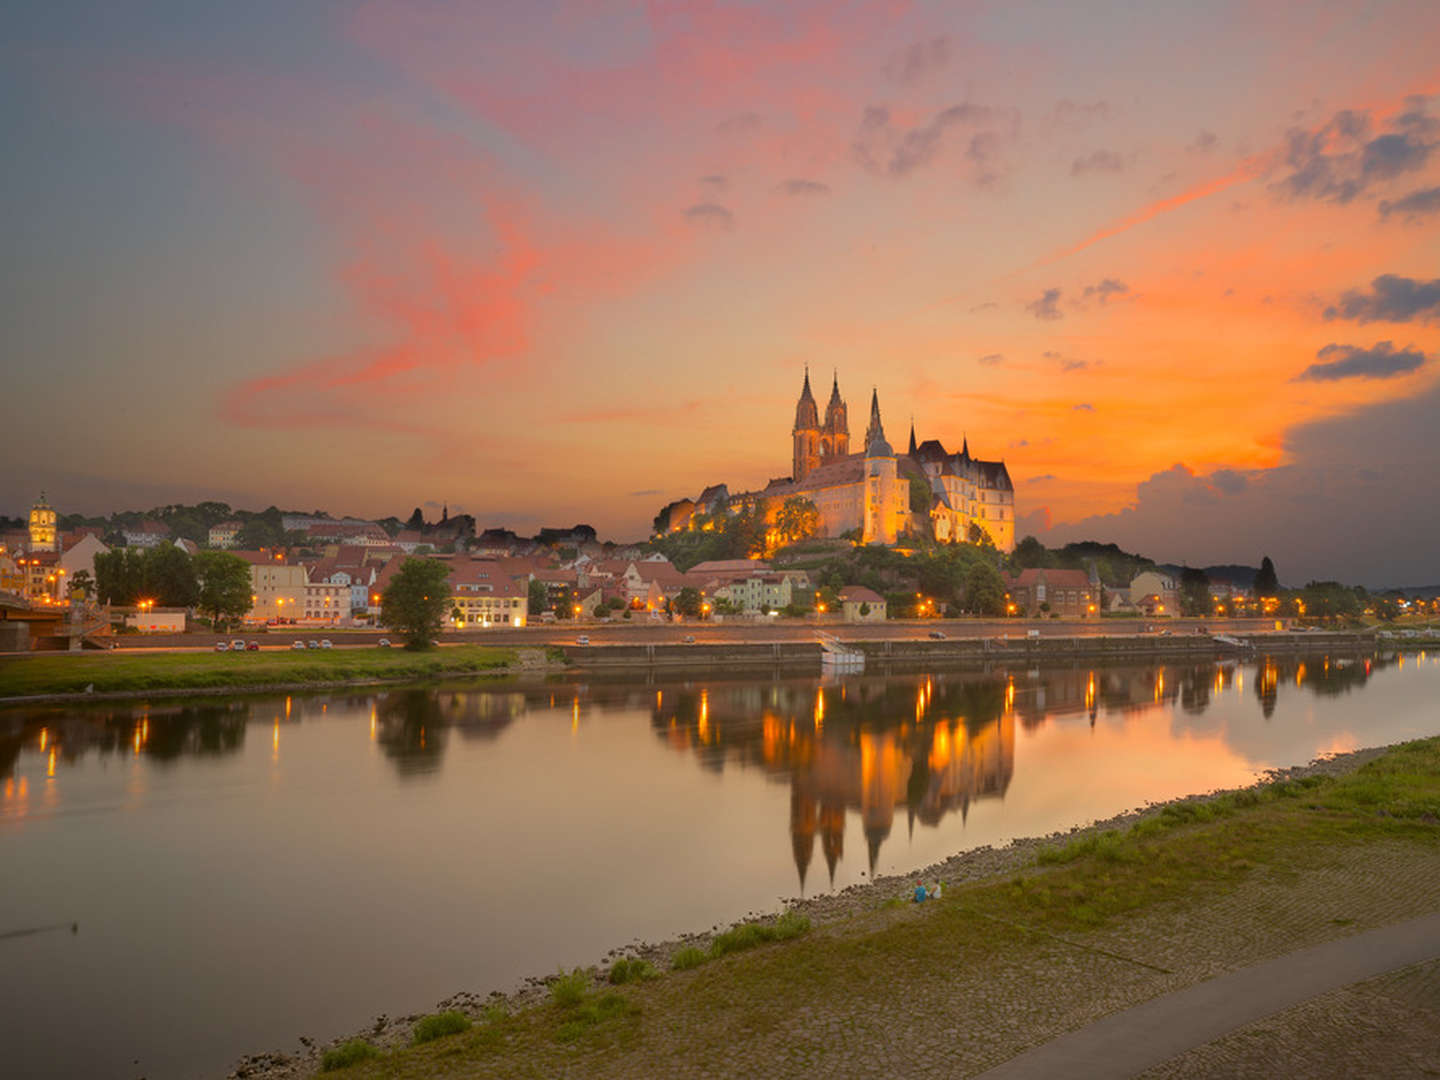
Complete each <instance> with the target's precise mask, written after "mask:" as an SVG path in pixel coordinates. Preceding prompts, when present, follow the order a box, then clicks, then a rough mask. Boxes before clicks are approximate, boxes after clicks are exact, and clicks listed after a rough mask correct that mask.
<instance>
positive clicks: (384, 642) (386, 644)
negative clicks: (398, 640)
mask: <svg viewBox="0 0 1440 1080" xmlns="http://www.w3.org/2000/svg"><path fill="white" fill-rule="evenodd" d="M375 644H376V645H378V646H380V648H382V649H388V648H390V639H389V638H388V637H382V638H381V639H380V640H379V641H377V642H376V643H375Z"/></svg>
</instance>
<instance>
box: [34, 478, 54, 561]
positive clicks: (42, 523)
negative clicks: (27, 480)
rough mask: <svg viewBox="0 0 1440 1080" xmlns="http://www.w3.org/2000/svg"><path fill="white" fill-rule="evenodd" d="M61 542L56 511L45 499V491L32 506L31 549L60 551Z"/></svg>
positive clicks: (35, 550)
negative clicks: (56, 533) (56, 524)
mask: <svg viewBox="0 0 1440 1080" xmlns="http://www.w3.org/2000/svg"><path fill="white" fill-rule="evenodd" d="M59 550H60V542H59V540H58V539H57V538H56V535H55V511H54V510H53V509H51V506H50V504H49V503H48V502H46V501H45V493H44V492H43V491H42V492H41V493H40V498H39V499H37V500H36V502H35V505H34V506H32V507H30V551H31V553H34V552H37V551H59Z"/></svg>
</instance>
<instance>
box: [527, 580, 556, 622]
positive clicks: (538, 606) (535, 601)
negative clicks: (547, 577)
mask: <svg viewBox="0 0 1440 1080" xmlns="http://www.w3.org/2000/svg"><path fill="white" fill-rule="evenodd" d="M528 594H529V595H528V596H527V598H526V602H525V604H526V608H527V609H528V610H529V612H530V614H531V615H539V614H540V613H541V612H542V611H545V610H546V609H547V608H549V606H550V590H549V589H547V588H545V582H543V581H541V580H540V579H539V578H531V579H530V586H529V589H528Z"/></svg>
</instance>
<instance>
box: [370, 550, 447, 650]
mask: <svg viewBox="0 0 1440 1080" xmlns="http://www.w3.org/2000/svg"><path fill="white" fill-rule="evenodd" d="M449 606H450V567H449V566H448V565H447V564H446V563H443V562H440V561H439V560H438V559H416V558H409V559H406V560H405V561H404V562H403V563H401V564H400V572H399V573H397V574H396V575H395V577H394V578H392V579H391V581H390V584H389V585H387V586H385V592H384V593H383V594H381V597H380V621H381V622H382V623H384V624H385V625H386V626H388V627H390V628H391V629H392V630H394V631H396V632H397V633H399V634H400V635H401V636H403V637H404V638H405V647H406V648H407V649H424V648H428V647H429V645H430V642H431V640H432V639H434V637H435V636H436V635H437V634H439V633H440V627H441V626H442V625H443V624H444V622H445V612H446V611H447V610H448V609H449Z"/></svg>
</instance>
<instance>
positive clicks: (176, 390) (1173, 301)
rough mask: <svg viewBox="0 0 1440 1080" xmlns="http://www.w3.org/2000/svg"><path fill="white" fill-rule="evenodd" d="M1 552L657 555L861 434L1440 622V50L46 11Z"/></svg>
mask: <svg viewBox="0 0 1440 1080" xmlns="http://www.w3.org/2000/svg"><path fill="white" fill-rule="evenodd" d="M0 60H3V63H0V138H3V145H4V146H5V148H6V151H5V158H6V162H5V166H4V168H3V169H0V194H3V202H0V228H3V234H0V235H3V238H4V247H3V255H0V259H3V271H0V282H3V286H0V317H3V321H4V326H5V335H4V357H5V362H4V372H5V390H4V393H3V395H0V418H3V422H4V425H5V429H6V432H7V435H8V447H7V449H8V452H7V458H8V461H7V467H6V468H5V469H4V470H3V472H0V512H5V513H10V514H17V513H21V512H23V511H24V509H25V508H26V507H28V505H29V502H30V501H31V499H32V498H33V497H34V495H35V494H36V493H37V492H38V491H39V489H41V488H44V489H46V491H47V493H48V495H49V497H50V500H51V502H52V503H53V504H55V505H56V506H57V508H58V509H60V510H61V511H62V512H68V511H84V512H87V513H97V512H109V511H111V510H116V509H125V508H138V507H143V506H149V505H154V504H158V503H167V502H176V501H194V500H196V499H200V498H219V499H224V500H227V501H229V502H231V503H232V504H234V505H236V506H243V507H247V508H255V509H261V508H263V507H264V506H266V505H268V504H270V503H276V504H279V505H281V506H283V507H287V508H300V509H310V508H316V507H323V508H326V509H328V510H330V511H331V512H333V513H336V514H342V513H351V514H360V515H365V516H381V515H386V514H392V513H393V514H400V515H404V514H407V513H408V512H409V510H410V509H411V508H412V507H414V506H416V505H427V506H428V505H433V507H434V510H433V511H432V513H433V515H434V516H438V508H439V505H440V503H442V502H445V501H448V503H449V506H450V509H451V510H452V512H453V511H457V510H461V511H466V512H469V513H472V514H474V515H475V516H476V517H477V519H478V520H479V523H480V525H481V526H482V527H484V526H487V525H508V526H511V527H515V528H517V529H520V530H522V531H530V530H533V529H534V528H535V527H536V526H538V525H540V524H542V523H543V524H555V525H568V524H572V523H574V522H578V521H585V522H589V523H591V524H593V525H595V526H596V527H597V528H599V529H600V530H601V532H602V535H607V536H613V537H616V538H619V539H631V538H638V537H640V536H643V535H644V534H645V532H646V531H647V529H648V525H649V522H650V519H651V518H652V517H653V515H654V513H655V511H656V510H657V509H658V508H659V506H660V505H661V504H662V503H664V502H666V501H667V500H669V499H673V498H678V497H681V496H686V495H694V494H695V493H697V492H698V491H699V490H700V489H701V488H702V487H703V486H705V485H707V484H710V483H715V482H726V483H728V484H729V485H730V488H731V490H732V491H739V490H744V489H746V488H749V487H755V486H760V485H763V484H764V483H765V482H766V481H767V480H768V479H770V478H771V477H775V476H780V475H784V474H787V473H788V472H789V469H790V426H791V423H792V420H793V416H794V403H795V398H796V396H797V394H798V392H799V389H800V383H801V379H802V377H803V371H804V366H805V365H806V364H807V363H808V364H809V366H810V370H811V373H812V376H813V378H814V379H815V380H816V382H817V384H819V385H817V387H816V390H817V395H818V396H820V398H821V401H822V403H823V400H824V397H825V394H826V393H827V392H828V389H829V382H830V378H831V372H832V370H835V371H838V374H839V379H840V386H841V390H842V392H843V393H844V394H845V396H846V397H847V398H848V400H849V404H850V416H851V425H852V436H858V433H859V431H860V430H861V429H863V426H864V417H865V409H866V406H867V404H868V398H869V394H870V389H871V387H872V386H875V387H876V388H878V392H879V395H880V402H881V406H882V408H883V410H884V416H885V421H886V429H887V433H888V434H889V436H890V438H891V440H892V441H893V442H896V443H902V442H903V440H904V439H905V438H906V436H907V434H908V424H909V420H910V417H911V416H912V415H913V416H914V419H915V424H916V427H917V429H918V431H919V434H920V437H921V438H927V437H934V438H939V439H941V440H942V441H943V442H945V443H946V445H947V446H949V445H951V444H952V443H953V444H955V446H956V447H957V448H958V445H959V443H960V440H961V437H962V435H968V437H969V442H970V447H971V450H972V452H973V453H976V454H978V455H979V456H982V457H1003V458H1004V460H1005V461H1006V463H1007V464H1008V466H1009V470H1010V474H1011V476H1012V477H1013V478H1014V480H1015V484H1016V503H1017V509H1018V513H1019V515H1020V519H1021V520H1020V527H1019V529H1018V530H1017V535H1024V534H1025V533H1026V532H1034V533H1035V534H1037V535H1039V536H1040V537H1041V538H1042V539H1043V540H1045V541H1046V542H1047V543H1058V542H1061V541H1064V540H1071V539H1079V538H1095V539H1100V540H1107V541H1108V540H1114V541H1116V542H1118V543H1120V544H1122V545H1123V546H1126V547H1127V548H1130V549H1138V550H1140V551H1142V552H1144V553H1146V554H1148V555H1151V556H1152V557H1155V558H1158V559H1162V560H1171V561H1181V560H1187V561H1189V562H1192V563H1199V564H1204V563H1214V562H1226V561H1240V562H1247V563H1252V564H1253V563H1256V562H1258V561H1259V558H1260V556H1261V554H1262V553H1269V554H1270V555H1272V557H1274V558H1275V561H1276V564H1277V566H1278V568H1279V571H1280V576H1281V579H1282V581H1285V582H1286V583H1293V584H1299V583H1302V582H1303V580H1304V579H1306V578H1309V577H1339V578H1342V579H1344V580H1348V581H1357V582H1364V583H1366V584H1371V585H1384V584H1421V583H1425V582H1429V581H1433V580H1435V579H1440V568H1437V567H1436V565H1435V553H1436V552H1437V551H1440V496H1437V494H1436V492H1437V485H1436V481H1435V476H1436V472H1437V470H1440V434H1437V428H1440V381H1437V380H1440V361H1437V357H1440V4H1436V3H1434V2H1432V0H1411V2H1409V3H1374V4H1360V3H1316V4H1306V5H1300V4H1296V3H1282V2H1276V3H1265V2H1259V3H1257V2H1253V0H1252V2H1245V3H1236V4H1233V5H1222V4H1204V5H1199V4H1193V3H1176V4H1172V5H1164V4H1159V3H1156V4H1135V3H1114V4H1097V3H1084V4H1079V3H1073V2H1066V3H1053V4H1039V3H1035V4H1026V3H994V4H983V3H974V4H965V3H920V2H914V3H905V2H900V0H886V2H877V3H864V2H860V3H844V4H833V3H795V4H780V3H738V2H737V3H719V2H713V3H703V2H695V3H691V2H657V3H652V4H648V5H632V4H619V3H606V2H602V0H595V2H577V3H570V4H545V3H541V2H537V0H513V2H506V3H475V4H462V3H453V4H452V3H443V4H442V3H429V2H426V0H404V2H399V0H396V2H368V3H361V2H340V0H306V2H304V3H295V2H294V0H246V2H245V3H232V4H196V3H193V2H190V0H170V2H127V3H114V2H111V0H88V2H82V0H55V2H50V3H44V4H40V3H33V4H29V5H25V6H24V10H22V11H19V12H15V13H12V14H11V15H10V16H9V17H8V18H7V23H6V32H5V36H4V40H3V42H0Z"/></svg>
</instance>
